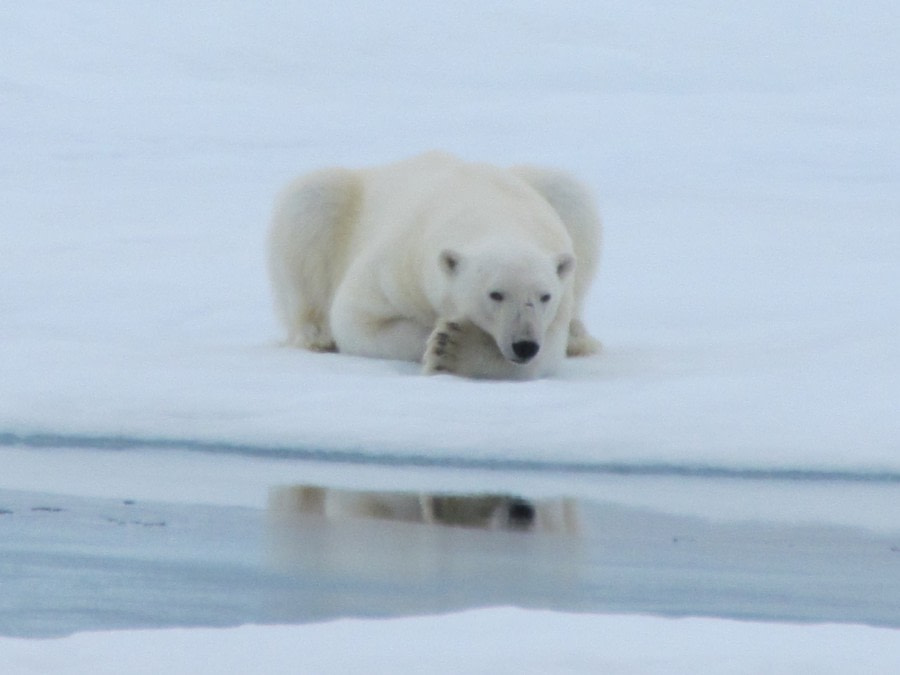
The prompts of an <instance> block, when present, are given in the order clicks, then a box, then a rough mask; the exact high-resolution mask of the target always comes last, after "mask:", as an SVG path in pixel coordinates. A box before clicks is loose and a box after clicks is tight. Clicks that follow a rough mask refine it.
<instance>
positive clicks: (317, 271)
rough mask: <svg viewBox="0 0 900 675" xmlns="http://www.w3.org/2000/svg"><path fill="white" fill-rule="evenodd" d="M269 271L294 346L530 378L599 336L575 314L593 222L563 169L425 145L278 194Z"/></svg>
mask: <svg viewBox="0 0 900 675" xmlns="http://www.w3.org/2000/svg"><path fill="white" fill-rule="evenodd" d="M268 244H269V272H270V277H271V281H272V286H273V290H274V296H275V304H276V309H277V311H278V314H279V315H280V317H281V319H282V321H283V323H284V324H285V326H286V328H287V333H288V339H287V342H288V344H290V345H294V346H298V347H303V348H306V349H310V350H315V351H339V352H343V353H346V354H353V355H358V356H368V357H376V358H386V359H401V360H406V361H415V362H421V363H422V364H423V370H424V372H425V373H429V374H431V373H453V374H458V375H462V376H467V377H475V378H495V379H530V378H535V377H543V376H547V375H549V374H552V373H553V372H554V371H555V370H556V369H557V368H558V366H559V365H560V363H561V362H562V361H563V359H564V357H565V356H566V355H567V354H568V355H569V356H579V355H587V354H592V353H594V352H595V351H597V349H598V348H599V344H598V343H597V342H596V341H595V340H594V339H593V338H592V337H591V336H590V335H589V334H588V332H587V330H586V329H585V328H584V325H583V323H582V321H581V316H580V313H581V305H582V301H583V299H584V295H585V292H586V291H587V288H588V285H589V283H590V281H591V279H592V277H593V275H594V270H595V267H596V264H597V258H598V254H599V245H600V224H599V220H598V218H597V215H596V213H595V210H594V207H593V204H592V200H591V198H590V197H589V195H588V194H587V192H586V191H585V189H584V188H582V187H581V186H580V185H579V184H578V183H577V182H576V181H575V180H574V179H572V178H571V177H569V176H567V175H566V174H563V173H559V172H555V171H549V170H545V169H538V168H534V167H515V168H510V169H504V168H500V167H495V166H491V165H487V164H476V163H469V162H464V161H462V160H460V159H458V158H456V157H454V156H452V155H448V154H445V153H440V152H431V153H426V154H424V155H420V156H418V157H414V158H412V159H408V160H404V161H401V162H398V163H395V164H392V165H388V166H382V167H376V168H369V169H362V170H350V169H342V168H334V169H325V170H321V171H317V172H315V173H312V174H309V175H306V176H303V177H301V178H299V179H297V180H296V181H294V182H293V183H291V184H290V185H288V187H287V188H286V189H285V190H284V192H283V193H282V195H281V196H280V198H279V200H278V202H277V204H276V208H275V212H274V216H273V219H272V225H271V228H270V232H269V241H268Z"/></svg>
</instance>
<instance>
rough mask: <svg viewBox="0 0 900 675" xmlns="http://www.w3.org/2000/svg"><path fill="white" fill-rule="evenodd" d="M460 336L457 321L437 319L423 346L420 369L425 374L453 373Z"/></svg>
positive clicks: (459, 327) (460, 330)
mask: <svg viewBox="0 0 900 675" xmlns="http://www.w3.org/2000/svg"><path fill="white" fill-rule="evenodd" d="M461 337H462V326H461V325H460V324H459V322H458V321H447V320H440V321H438V322H437V324H436V325H435V327H434V330H433V331H432V333H431V336H430V337H429V338H428V342H427V343H426V346H425V356H424V357H423V359H422V366H423V367H422V371H423V372H424V373H425V374H426V375H433V374H435V373H455V372H456V357H457V349H458V347H459V344H460V339H461Z"/></svg>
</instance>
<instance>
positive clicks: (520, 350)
mask: <svg viewBox="0 0 900 675" xmlns="http://www.w3.org/2000/svg"><path fill="white" fill-rule="evenodd" d="M540 348H541V346H540V345H539V344H538V343H537V342H534V341H533V340H520V341H519V342H513V346H512V349H513V354H515V355H516V361H518V362H519V363H527V362H528V361H531V359H533V358H534V355H535V354H537V353H538V351H539V350H540Z"/></svg>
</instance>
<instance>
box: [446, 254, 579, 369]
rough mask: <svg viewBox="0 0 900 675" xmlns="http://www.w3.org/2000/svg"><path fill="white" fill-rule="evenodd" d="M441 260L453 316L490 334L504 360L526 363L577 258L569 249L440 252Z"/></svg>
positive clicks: (556, 306)
mask: <svg viewBox="0 0 900 675" xmlns="http://www.w3.org/2000/svg"><path fill="white" fill-rule="evenodd" d="M440 264H441V269H442V272H443V274H444V275H445V276H446V278H447V280H448V282H449V284H448V286H447V288H448V294H447V299H448V301H449V303H450V304H451V305H452V309H451V310H450V311H452V312H453V313H455V315H456V316H455V317H454V318H461V319H466V320H468V321H470V322H472V323H473V324H475V325H476V326H478V327H479V328H480V329H481V330H483V331H484V332H485V333H487V334H488V335H490V336H491V337H492V338H493V340H494V342H495V343H496V345H497V348H498V349H499V350H500V353H501V354H502V355H503V357H504V358H505V359H507V360H508V361H511V362H512V363H518V364H525V363H528V362H529V361H531V360H532V359H533V358H534V357H535V356H537V354H538V352H539V351H540V350H541V346H542V345H543V343H544V338H545V337H546V334H547V329H548V328H549V326H550V325H551V324H552V323H553V321H554V319H555V318H556V316H557V314H558V313H559V310H560V304H561V302H562V301H563V298H564V297H565V295H566V294H567V293H568V292H569V289H570V287H571V278H572V272H573V270H574V269H575V258H574V257H573V256H572V255H571V254H569V253H560V254H557V255H551V254H545V253H542V252H536V251H518V252H510V251H504V252H503V253H502V254H500V255H497V251H496V250H493V251H491V252H489V253H488V252H475V253H460V252H458V251H455V250H444V251H442V252H441V255H440Z"/></svg>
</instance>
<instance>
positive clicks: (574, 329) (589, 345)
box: [566, 319, 602, 356]
mask: <svg viewBox="0 0 900 675" xmlns="http://www.w3.org/2000/svg"><path fill="white" fill-rule="evenodd" d="M601 349H602V345H601V344H600V342H599V341H598V340H596V339H594V338H593V337H592V336H591V334H590V333H588V331H587V328H585V327H584V324H583V323H582V322H581V319H572V320H571V321H570V322H569V339H568V341H567V343H566V356H590V355H591V354H596V353H598V352H599V351H600V350H601Z"/></svg>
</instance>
